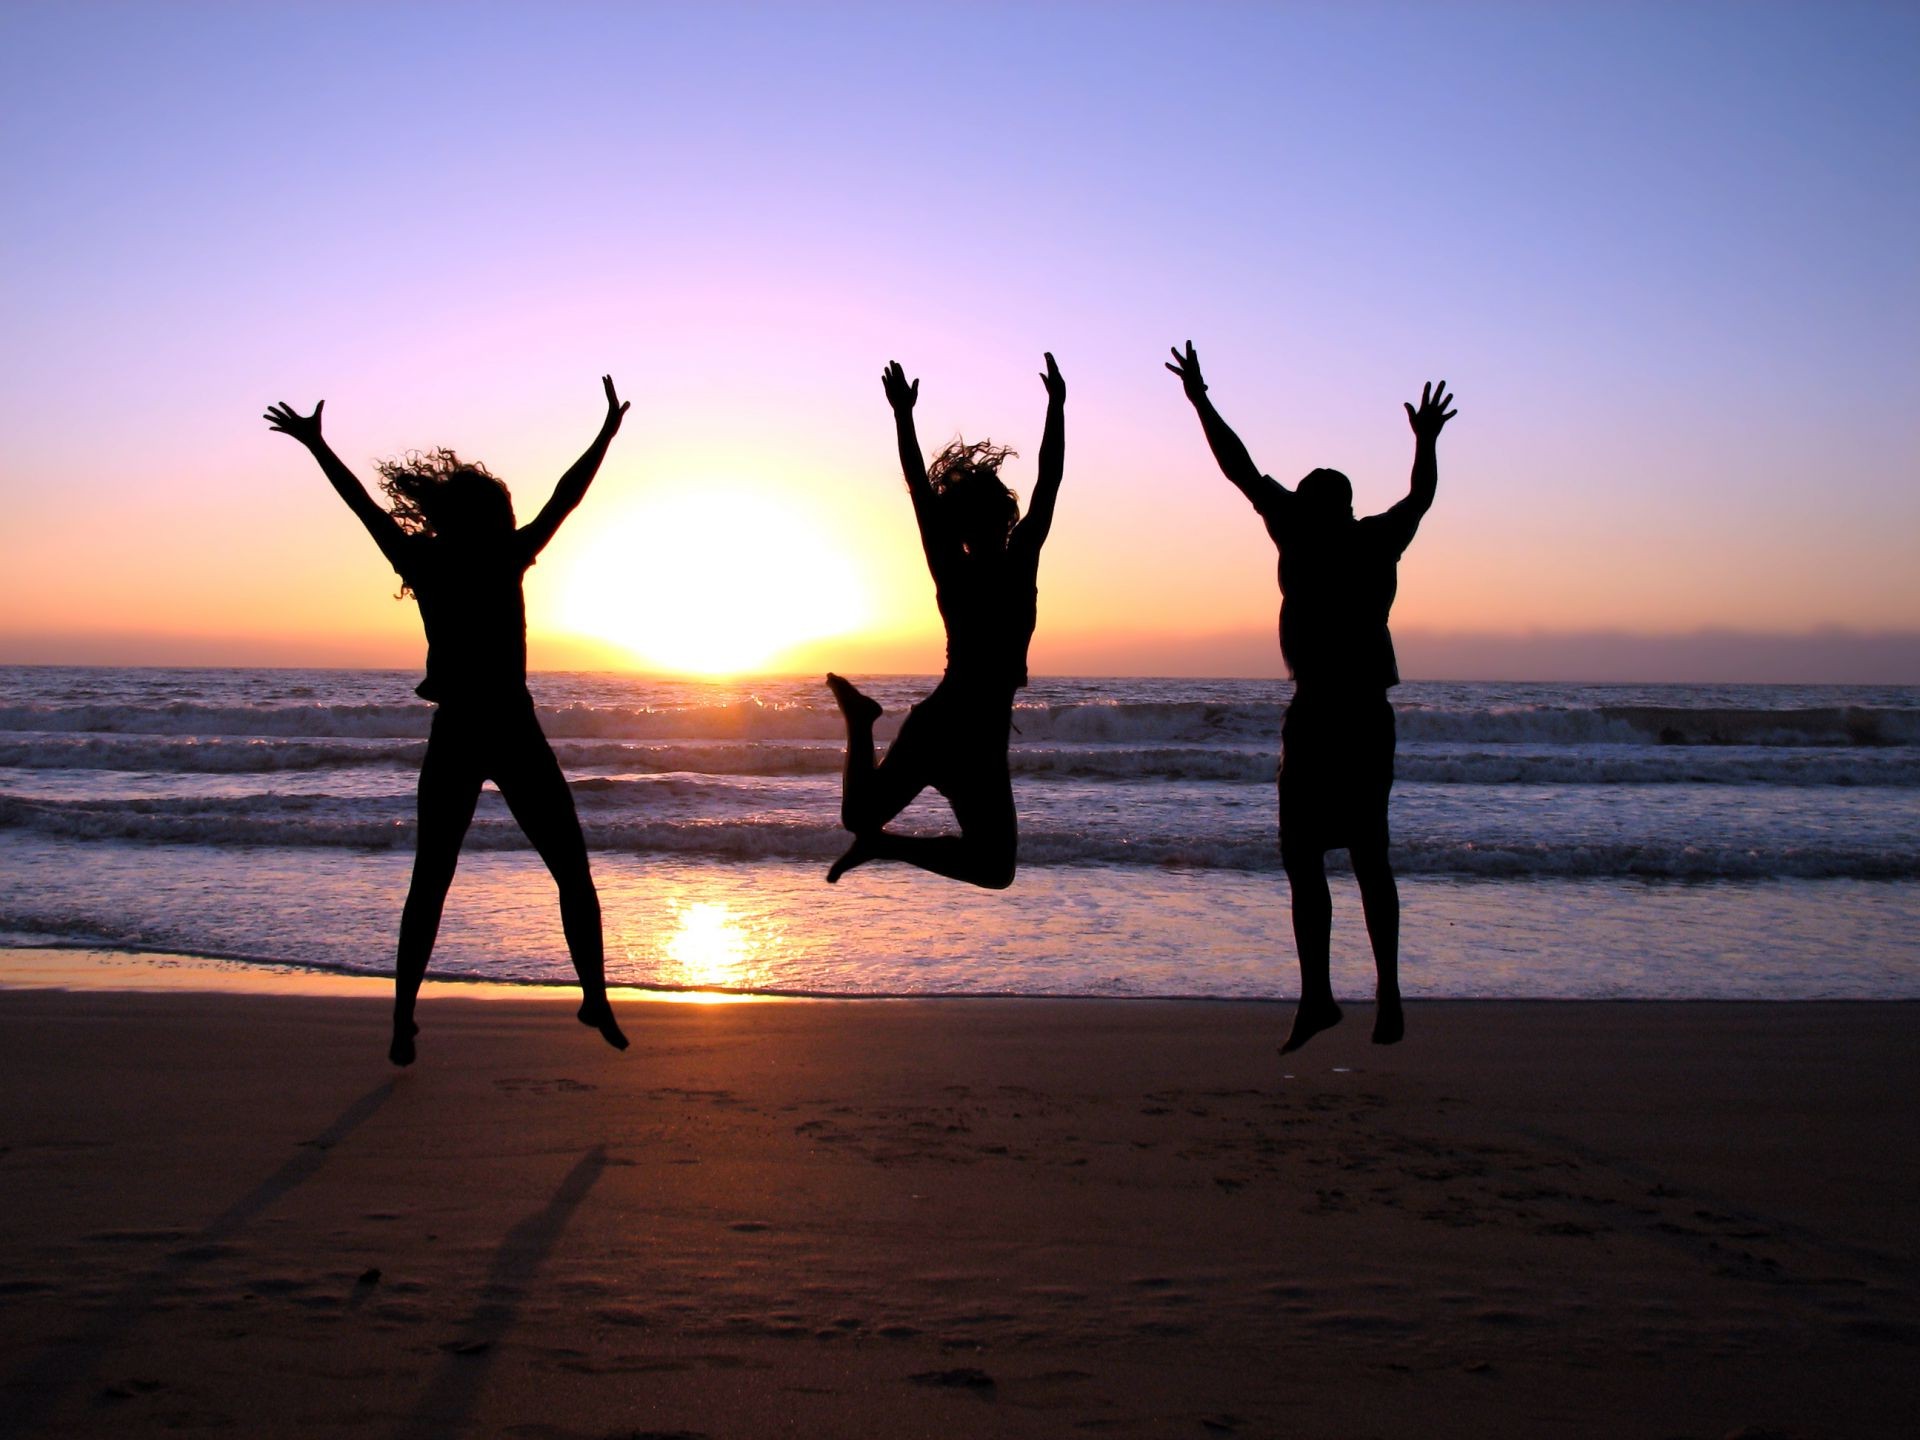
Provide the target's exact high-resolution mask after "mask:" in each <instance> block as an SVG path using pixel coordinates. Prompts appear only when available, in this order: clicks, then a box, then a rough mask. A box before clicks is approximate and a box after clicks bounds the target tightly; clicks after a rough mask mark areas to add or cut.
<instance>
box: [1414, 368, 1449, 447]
mask: <svg viewBox="0 0 1920 1440" xmlns="http://www.w3.org/2000/svg"><path fill="white" fill-rule="evenodd" d="M1452 403H1453V396H1451V395H1449V394H1447V382H1446V381H1444V380H1442V381H1441V382H1440V383H1439V384H1437V385H1422V386H1421V387H1420V408H1419V409H1418V410H1416V409H1414V408H1413V406H1412V405H1410V404H1409V405H1406V407H1405V408H1406V412H1407V423H1408V424H1409V425H1411V426H1412V427H1413V434H1414V438H1415V439H1416V440H1424V441H1427V442H1429V443H1430V442H1432V441H1435V440H1438V439H1439V438H1440V428H1441V426H1443V425H1445V424H1446V423H1447V421H1449V420H1451V419H1452V418H1453V417H1454V416H1455V415H1456V414H1458V413H1459V412H1458V411H1455V410H1449V409H1447V407H1448V406H1449V405H1451V404H1452Z"/></svg>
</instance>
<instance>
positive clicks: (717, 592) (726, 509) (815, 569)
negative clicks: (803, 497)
mask: <svg viewBox="0 0 1920 1440" xmlns="http://www.w3.org/2000/svg"><path fill="white" fill-rule="evenodd" d="M869 612H870V606H869V604H868V601H867V595H866V587H865V586H864V585H863V584H862V581H861V577H860V575H859V574H858V573H857V571H856V568H855V565H854V562H853V561H852V559H851V558H850V556H849V555H848V553H847V551H846V549H845V547H844V546H843V545H842V544H841V543H840V542H839V541H838V540H836V539H834V538H833V537H832V536H831V534H830V533H829V531H828V529H827V527H826V526H825V525H824V524H823V523H822V522H821V521H820V520H819V519H818V518H817V517H815V516H814V515H812V514H810V513H808V512H807V511H806V510H804V509H802V508H800V507H798V506H796V505H793V504H792V503H790V502H788V501H787V500H785V499H784V498H782V497H780V496H778V495H771V496H770V495H768V494H766V493H764V492H760V491H756V490H754V489H751V488H749V487H747V486H745V485H738V484H726V485H707V486H702V487H700V488H698V489H695V488H691V487H689V488H684V489H680V490H677V491H667V492H664V493H658V494H655V495H652V496H649V497H647V498H645V499H641V500H638V501H636V502H635V503H634V504H633V505H632V506H631V507H629V508H628V509H626V510H625V511H624V512H622V513H621V514H619V515H618V516H616V517H614V518H612V519H611V520H609V521H608V523H607V524H606V525H605V526H604V527H602V528H601V529H599V530H598V531H597V532H596V534H595V535H594V537H593V539H592V540H591V542H590V543H589V544H588V546H587V547H586V548H584V549H583V550H582V552H581V553H580V554H579V555H578V556H577V557H576V558H574V559H573V561H572V562H571V563H570V564H569V566H568V575H567V578H566V581H565V583H564V585H563V588H562V599H561V603H560V609H559V613H558V616H557V619H558V621H559V623H560V624H561V625H562V626H564V627H565V628H567V629H568V630H571V631H574V632H576V633H578V634H582V635H588V636H592V637H594V638H595V639H599V640H603V641H605V642H607V643H608V644H611V645H614V646H617V647H619V648H620V649H621V650H623V651H626V652H627V653H629V654H631V655H632V656H633V657H634V658H635V659H636V660H637V661H639V662H642V663H644V664H646V665H648V666H653V667H658V668H661V669H665V670H673V671H678V672H681V673H684V674H692V675H735V674H740V673H743V672H746V671H751V670H756V669H760V668H762V667H765V666H766V665H767V664H768V663H769V662H770V661H773V660H775V659H776V658H778V657H779V656H780V655H782V654H783V653H785V652H787V651H790V650H792V649H793V648H795V647H796V646H799V645H803V644H806V643H808V642H811V641H817V640H821V639H824V638H827V637H830V636H834V635H839V634H844V633H846V632H849V631H852V630H856V629H858V628H859V627H860V626H862V625H863V624H865V623H866V621H867V620H868V618H869Z"/></svg>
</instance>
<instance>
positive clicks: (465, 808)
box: [387, 716, 480, 1065]
mask: <svg viewBox="0 0 1920 1440" xmlns="http://www.w3.org/2000/svg"><path fill="white" fill-rule="evenodd" d="M435 728H436V729H439V728H440V721H439V717H438V716H436V717H435ZM461 748H462V747H460V746H459V745H458V742H452V743H449V742H448V741H447V740H446V739H445V738H444V736H443V737H442V738H441V739H440V740H439V741H438V743H436V742H435V741H434V740H432V739H430V740H429V741H428V742H427V755H426V759H425V760H423V761H422V762H421V765H420V790H419V802H418V813H419V824H418V828H417V830H416V833H415V836H414V850H413V882H412V884H411V885H409V886H408V887H407V903H406V907H405V908H404V909H403V910H402V911H401V912H400V944H399V948H398V952H397V954H396V955H395V957H394V976H393V1043H392V1044H391V1046H389V1047H388V1050H387V1058H388V1059H389V1060H391V1061H392V1062H393V1063H394V1064H396V1065H411V1064H412V1063H413V1061H414V1044H413V1037H414V1036H416V1035H418V1034H419V1033H420V1027H419V1026H418V1025H417V1024H415V1023H414V1019H413V1007H414V1002H415V1001H416V1000H417V999H418V998H419V995H420V982H421V981H422V980H423V979H425V978H426V973H427V962H428V961H429V960H430V959H431V958H432V957H433V942H434V939H435V937H436V936H438V935H439V933H440V913H441V911H442V910H443V909H444V908H445V906H446V901H447V889H448V887H449V886H451V885H452V884H453V872H454V867H455V866H456V865H458V864H459V861H460V842H461V841H462V840H464V839H465V838H466V834H467V826H468V825H470V824H472V823H473V807H474V804H475V802H476V801H478V800H479V798H480V775H479V772H478V771H477V770H475V769H473V768H472V766H471V765H470V764H469V763H468V762H467V757H466V756H465V755H464V754H463V753H461Z"/></svg>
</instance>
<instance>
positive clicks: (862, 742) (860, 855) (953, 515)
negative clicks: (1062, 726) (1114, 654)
mask: <svg viewBox="0 0 1920 1440" xmlns="http://www.w3.org/2000/svg"><path fill="white" fill-rule="evenodd" d="M1040 380H1041V383H1042V384H1044V385H1045V386H1046V387H1047V424H1046V430H1045V432H1044V433H1043V434H1042V435H1041V438H1040V477H1039V479H1038V481H1037V482H1036V483H1035V485H1034V488H1033V501H1032V503H1031V504H1029V505H1028V506H1027V515H1026V518H1025V519H1024V520H1023V519H1021V518H1020V504H1019V501H1018V500H1016V499H1015V498H1014V494H1013V492H1012V491H1011V490H1009V489H1008V488H1007V487H1006V485H1005V484H1003V483H1002V482H1001V480H1000V464H1001V462H1002V461H1003V460H1005V459H1006V458H1007V457H1008V456H1009V455H1011V454H1012V453H1013V452H1012V451H1011V450H1008V449H1006V448H1005V447H1003V446H998V445H992V444H988V443H987V442H985V441H980V442H977V443H975V444H971V445H969V444H967V443H966V442H964V441H960V440H955V441H954V442H953V443H952V444H951V445H949V446H947V448H946V449H944V450H942V451H941V452H940V453H939V454H938V455H936V456H934V457H933V463H932V464H931V465H928V464H925V463H924V462H923V461H922V460H921V458H920V442H919V440H918V439H917V438H916V437H915V435H914V429H913V404H914V401H916V400H918V399H919V398H920V382H919V381H918V380H915V381H914V382H913V383H912V384H908V383H907V376H906V372H905V371H903V370H902V369H901V368H900V365H899V363H898V362H897V361H896V362H893V363H890V364H889V365H888V366H887V368H886V369H885V370H884V371H883V372H881V376H880V383H881V385H882V387H883V388H884V389H885V390H886V393H887V401H888V403H889V404H891V405H892V406H893V419H894V428H895V430H896V432H897V435H898V439H899V444H900V469H901V472H902V473H903V474H904V475H905V476H906V480H907V493H908V494H909V495H910V496H912V498H913V513H914V518H915V519H916V520H918V521H919V523H920V544H921V546H922V547H923V548H924V549H925V550H926V554H927V569H928V570H929V571H931V572H932V574H933V588H934V596H935V598H936V599H937V600H938V602H939V605H940V618H941V619H942V620H943V621H944V622H945V623H946V627H947V671H946V674H945V675H943V676H941V677H940V683H939V684H938V685H936V686H935V687H934V690H933V693H932V694H931V695H929V696H927V698H926V699H924V700H922V701H921V702H920V703H919V704H918V705H916V706H914V707H913V709H912V710H910V711H908V712H907V718H906V720H905V721H904V722H903V723H902V724H901V726H900V733H899V734H898V735H896V736H895V737H894V740H893V743H892V744H891V745H889V746H888V747H887V757H886V759H884V760H882V761H881V762H880V763H879V764H878V765H876V764H874V760H873V723H874V721H876V720H878V719H879V718H880V706H879V704H878V703H877V702H876V701H874V700H872V699H870V698H869V697H868V696H866V695H863V694H862V693H861V692H860V691H858V690H856V689H855V688H854V687H853V685H852V684H851V683H849V682H848V681H846V680H843V679H841V678H840V676H838V675H829V676H827V684H828V685H829V686H830V687H832V690H833V696H834V699H835V700H837V701H839V702H840V712H841V714H842V715H843V716H845V717H846V722H847V768H846V779H845V783H844V786H843V788H842V792H841V800H840V823H841V824H842V825H844V826H846V827H847V829H848V830H851V831H852V832H853V844H852V845H851V846H849V847H848V849H847V852H846V854H844V855H842V856H841V857H840V858H839V859H838V860H836V861H834V863H833V866H832V868H831V869H829V870H828V871H827V880H828V883H832V882H833V881H836V880H838V879H839V878H840V877H841V876H842V875H844V874H846V873H847V871H849V870H851V869H853V868H854V866H856V865H864V864H866V863H867V862H868V861H869V860H898V861H902V862H903V863H905V864H908V865H917V866H919V867H920V868H921V869H922V870H931V871H932V872H933V873H934V874H936V875H946V876H950V877H952V878H953V879H955V880H965V881H967V882H968V883H970V884H973V885H981V886H985V887H986V888H987V889H990V890H1004V889H1005V888H1006V887H1007V886H1009V885H1011V884H1012V883H1013V872H1014V865H1015V852H1016V850H1017V848H1018V841H1019V825H1018V822H1017V820H1016V819H1015V816H1014V809H1013V782H1012V780H1011V778H1010V777H1009V776H1008V774H1007V743H1008V734H1007V732H1008V729H1009V727H1010V726H1011V724H1012V721H1013V696H1014V692H1015V691H1016V690H1018V689H1020V688H1021V687H1022V686H1024V685H1025V684H1026V683H1027V644H1028V642H1029V641H1031V640H1032V639H1033V627H1034V617H1035V613H1036V606H1037V604H1038V598H1039V578H1038V577H1039V572H1040V547H1041V546H1042V545H1044V544H1046V541H1047V531H1048V530H1050V529H1051V528H1052V527H1053V505H1054V500H1055V498H1056V497H1057V496H1058V495H1059V493H1060V475H1061V469H1062V466H1063V465H1064V464H1065V460H1066V447H1067V442H1066V419H1065V413H1064V412H1065V408H1066V403H1067V382H1066V381H1065V380H1063V379H1061V378H1060V370H1059V367H1058V366H1056V365H1055V364H1054V363H1053V356H1052V355H1051V354H1049V355H1048V356H1047V370H1046V373H1045V374H1044V375H1042V376H1041V377H1040ZM928 786H932V787H933V788H934V789H935V790H938V791H939V792H940V793H941V794H942V795H944V796H946V797H947V802H948V803H949V804H950V805H952V806H953V816H954V819H955V820H957V821H958V822H959V825H960V833H959V834H958V835H924V836H923V835H896V834H894V833H892V832H891V831H889V830H887V829H885V828H883V827H885V825H886V823H887V822H888V821H889V820H891V819H893V817H894V816H896V815H898V814H899V813H900V812H901V811H902V810H904V809H906V808H907V806H908V805H909V804H911V803H912V801H913V799H914V797H915V796H917V795H918V794H919V793H920V792H921V791H922V790H924V789H926V788H927V787H928Z"/></svg>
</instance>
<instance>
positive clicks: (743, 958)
mask: <svg viewBox="0 0 1920 1440" xmlns="http://www.w3.org/2000/svg"><path fill="white" fill-rule="evenodd" d="M674 911H675V913H674V928H673V933H672V934H671V935H670V936H669V937H668V938H667V941H666V944H665V946H664V947H663V948H664V949H665V951H666V958H667V959H668V960H670V961H671V962H672V963H673V965H674V966H675V967H677V971H669V972H667V973H668V976H669V978H670V979H671V980H672V981H673V983H674V984H676V985H686V986H692V987H697V988H714V989H741V988H744V987H746V986H750V985H751V984H753V982H754V981H755V980H756V979H757V978H759V977H760V975H761V971H762V966H761V961H762V960H763V959H764V958H765V952H766V950H767V948H768V942H767V941H766V940H765V939H764V938H763V937H759V936H756V935H755V934H753V933H752V931H751V930H750V929H749V928H748V926H747V925H745V924H744V923H742V921H741V919H740V918H739V917H738V916H736V915H735V914H734V911H733V907H732V906H730V905H728V904H726V903H724V902H720V901H711V900H697V901H694V902H692V903H682V904H676V905H675V907H674Z"/></svg>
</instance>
